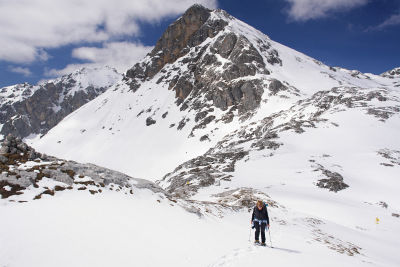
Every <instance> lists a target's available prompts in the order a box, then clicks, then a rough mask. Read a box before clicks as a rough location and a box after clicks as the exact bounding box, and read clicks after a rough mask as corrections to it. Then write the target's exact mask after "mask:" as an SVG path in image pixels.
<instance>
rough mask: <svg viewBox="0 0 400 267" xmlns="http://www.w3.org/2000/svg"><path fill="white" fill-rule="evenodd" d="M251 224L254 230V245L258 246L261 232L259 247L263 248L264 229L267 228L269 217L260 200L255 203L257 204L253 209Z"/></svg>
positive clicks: (265, 207)
mask: <svg viewBox="0 0 400 267" xmlns="http://www.w3.org/2000/svg"><path fill="white" fill-rule="evenodd" d="M251 224H252V225H253V227H254V228H256V233H255V241H254V243H256V244H260V241H259V237H260V230H261V245H262V246H265V227H268V228H269V217H268V211H267V206H266V205H265V204H264V202H263V201H261V200H258V201H257V204H256V206H255V207H254V209H253V214H252V216H251Z"/></svg>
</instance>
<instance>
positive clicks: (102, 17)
mask: <svg viewBox="0 0 400 267" xmlns="http://www.w3.org/2000/svg"><path fill="white" fill-rule="evenodd" d="M195 2H199V3H201V4H203V5H205V6H208V7H211V8H214V7H216V2H217V0H199V1H196V0H169V1H168V3H166V1H164V0H134V1H133V0H113V1H110V0H96V1H94V0H57V1H54V0H12V1H0V47H1V49H0V60H6V61H10V62H15V63H29V62H33V61H35V60H46V59H47V57H48V55H47V54H46V52H45V51H44V50H43V49H46V48H56V47H60V46H63V45H68V44H79V43H82V42H110V41H111V40H113V39H114V40H115V38H121V37H123V36H127V35H128V36H135V35H136V36H137V35H138V34H139V33H140V24H139V22H150V23H151V22H158V21H160V20H162V19H163V18H165V17H168V16H174V15H177V14H180V13H182V12H183V11H184V10H185V9H186V8H188V7H189V6H190V5H192V4H193V3H195Z"/></svg>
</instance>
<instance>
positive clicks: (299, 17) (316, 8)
mask: <svg viewBox="0 0 400 267" xmlns="http://www.w3.org/2000/svg"><path fill="white" fill-rule="evenodd" d="M285 1H286V2H289V4H290V8H289V10H288V15H289V17H290V18H291V19H293V20H295V21H307V20H311V19H319V18H323V17H327V16H329V15H331V14H332V13H333V12H339V11H348V10H351V9H353V8H356V7H360V6H363V5H365V4H367V3H368V0H285Z"/></svg>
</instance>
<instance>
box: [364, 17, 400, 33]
mask: <svg viewBox="0 0 400 267" xmlns="http://www.w3.org/2000/svg"><path fill="white" fill-rule="evenodd" d="M395 25H400V13H399V14H394V15H392V16H390V17H389V18H387V19H386V20H385V21H384V22H382V23H381V24H379V25H377V26H375V27H370V28H368V29H367V31H369V30H383V29H384V28H387V27H390V26H395Z"/></svg>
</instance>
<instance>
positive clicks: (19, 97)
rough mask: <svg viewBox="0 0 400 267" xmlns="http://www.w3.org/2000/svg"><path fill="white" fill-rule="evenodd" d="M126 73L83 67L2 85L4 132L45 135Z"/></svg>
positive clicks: (0, 103) (0, 100)
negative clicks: (37, 80) (38, 80)
mask: <svg viewBox="0 0 400 267" xmlns="http://www.w3.org/2000/svg"><path fill="white" fill-rule="evenodd" d="M121 78H122V75H121V74H119V73H118V72H117V71H116V70H115V69H112V68H109V67H104V68H94V69H88V68H83V69H80V70H77V71H74V72H73V73H71V74H69V75H65V76H62V77H61V78H58V79H55V80H49V81H46V82H43V83H41V84H39V85H30V84H28V83H24V84H17V85H13V86H7V87H4V88H1V89H0V123H1V124H2V128H1V131H0V133H1V134H2V135H3V137H4V136H6V135H8V134H9V133H11V134H13V135H15V136H19V137H23V138H24V137H27V136H29V135H37V134H40V135H44V134H46V133H47V131H48V130H50V129H51V128H52V127H54V126H55V125H57V123H58V122H60V121H61V120H62V119H63V118H65V117H66V116H67V115H68V114H70V113H71V112H73V111H74V110H76V109H78V108H79V107H81V106H82V105H83V104H85V103H87V102H89V101H90V100H92V99H94V98H95V97H97V96H98V95H100V94H102V93H104V92H105V91H106V90H107V89H108V88H109V87H110V86H111V85H114V84H115V82H116V81H117V80H120V79H121Z"/></svg>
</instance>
